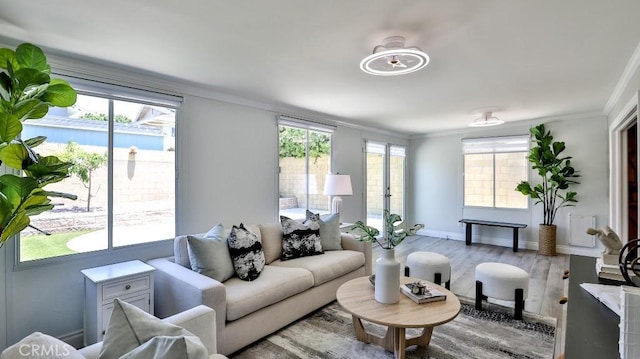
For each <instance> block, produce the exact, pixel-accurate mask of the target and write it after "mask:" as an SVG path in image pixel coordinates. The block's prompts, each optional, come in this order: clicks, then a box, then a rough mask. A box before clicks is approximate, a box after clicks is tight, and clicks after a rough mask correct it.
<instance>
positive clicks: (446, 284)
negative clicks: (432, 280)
mask: <svg viewBox="0 0 640 359" xmlns="http://www.w3.org/2000/svg"><path fill="white" fill-rule="evenodd" d="M444 287H445V288H447V289H448V290H451V279H449V280H448V281H447V282H446V283H444Z"/></svg>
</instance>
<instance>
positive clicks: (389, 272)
mask: <svg viewBox="0 0 640 359" xmlns="http://www.w3.org/2000/svg"><path fill="white" fill-rule="evenodd" d="M383 217H384V222H385V229H386V231H385V234H384V235H383V236H380V231H379V230H378V229H376V228H374V227H370V226H367V225H366V224H364V222H362V221H358V222H356V223H354V225H353V226H354V230H353V233H354V234H355V235H356V238H357V239H358V240H360V241H364V242H375V243H377V244H378V245H380V247H381V248H382V254H381V256H380V258H378V260H377V261H376V270H375V273H376V275H375V291H374V292H375V293H374V297H375V299H376V301H378V302H380V303H385V304H393V303H396V302H397V301H398V300H399V299H400V262H398V260H396V257H395V250H394V249H395V247H396V246H397V245H398V244H400V243H402V241H403V240H404V239H405V238H407V237H408V236H412V235H414V234H416V233H417V232H418V231H419V230H420V229H421V228H423V227H424V225H423V224H415V225H413V226H411V227H409V228H406V226H404V225H402V218H401V217H400V216H399V215H397V214H392V213H390V212H389V211H387V210H384V213H383Z"/></svg>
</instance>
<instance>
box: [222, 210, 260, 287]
mask: <svg viewBox="0 0 640 359" xmlns="http://www.w3.org/2000/svg"><path fill="white" fill-rule="evenodd" d="M258 232H260V229H259V228H258ZM227 243H228V244H229V253H230V254H231V260H232V261H233V267H234V268H235V271H236V274H237V275H238V277H239V278H240V279H242V280H247V281H252V280H255V279H256V278H258V276H259V275H260V272H262V269H263V268H264V265H265V261H264V252H262V244H261V243H260V241H259V240H258V235H257V234H256V233H254V232H252V231H250V230H248V229H247V228H246V227H245V226H244V224H242V223H240V225H239V226H233V227H232V228H231V233H229V238H227Z"/></svg>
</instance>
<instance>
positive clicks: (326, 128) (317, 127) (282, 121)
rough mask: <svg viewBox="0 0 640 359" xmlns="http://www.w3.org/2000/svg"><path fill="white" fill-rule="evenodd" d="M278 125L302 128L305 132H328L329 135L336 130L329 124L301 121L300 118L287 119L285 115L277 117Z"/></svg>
mask: <svg viewBox="0 0 640 359" xmlns="http://www.w3.org/2000/svg"><path fill="white" fill-rule="evenodd" d="M278 124H279V125H281V126H290V127H297V128H303V129H306V130H312V131H320V132H329V133H331V132H334V131H335V130H336V126H335V125H332V124H329V123H324V122H318V121H311V120H303V119H300V118H295V117H289V116H285V115H280V116H278Z"/></svg>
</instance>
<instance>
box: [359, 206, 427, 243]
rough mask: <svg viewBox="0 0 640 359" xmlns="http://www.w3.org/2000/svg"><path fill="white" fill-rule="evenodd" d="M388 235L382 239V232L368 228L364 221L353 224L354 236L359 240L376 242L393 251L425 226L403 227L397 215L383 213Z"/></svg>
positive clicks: (385, 211) (386, 211) (387, 212)
mask: <svg viewBox="0 0 640 359" xmlns="http://www.w3.org/2000/svg"><path fill="white" fill-rule="evenodd" d="M383 217H384V222H385V225H386V226H385V228H386V233H385V234H384V236H383V238H378V237H380V231H379V230H378V229H377V228H374V227H370V226H367V225H366V224H364V222H362V221H358V222H356V223H354V224H353V226H354V227H355V228H354V234H355V235H356V237H357V239H358V240H360V241H363V242H375V243H378V245H380V247H382V248H384V249H393V248H395V247H396V246H397V245H399V244H400V243H402V241H403V240H404V239H405V238H407V237H408V236H412V235H414V234H416V233H417V232H418V231H419V230H420V229H422V228H424V224H415V225H413V226H411V227H409V228H405V227H403V226H402V225H401V224H397V223H402V218H401V217H400V216H399V215H397V214H392V213H390V212H389V211H388V210H384V212H383Z"/></svg>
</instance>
